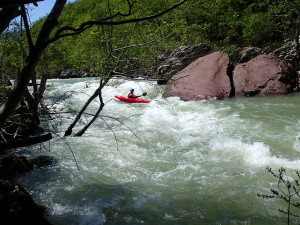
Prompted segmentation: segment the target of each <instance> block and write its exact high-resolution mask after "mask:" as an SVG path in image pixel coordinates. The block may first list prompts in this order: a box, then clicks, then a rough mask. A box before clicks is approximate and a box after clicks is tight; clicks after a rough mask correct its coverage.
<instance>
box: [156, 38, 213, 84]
mask: <svg viewBox="0 0 300 225" xmlns="http://www.w3.org/2000/svg"><path fill="white" fill-rule="evenodd" d="M210 52H211V47H209V46H207V45H205V44H202V43H200V44H198V45H194V46H181V47H179V48H178V49H176V50H174V51H172V52H170V53H169V54H166V55H161V56H159V57H158V58H159V60H158V61H159V62H160V63H159V65H158V67H157V74H158V75H159V76H161V77H163V79H161V80H159V81H158V84H166V82H167V81H168V79H169V78H171V77H172V76H173V75H174V74H176V73H177V72H178V71H180V70H182V69H184V68H185V67H186V66H188V65H189V64H190V63H192V62H193V61H195V60H196V59H198V58H199V57H202V56H205V55H207V54H209V53H210Z"/></svg>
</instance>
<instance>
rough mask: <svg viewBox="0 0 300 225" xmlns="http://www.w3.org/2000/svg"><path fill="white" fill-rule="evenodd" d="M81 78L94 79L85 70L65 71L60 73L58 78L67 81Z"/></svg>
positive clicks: (91, 74)
mask: <svg viewBox="0 0 300 225" xmlns="http://www.w3.org/2000/svg"><path fill="white" fill-rule="evenodd" d="M83 77H94V74H93V73H91V72H90V71H88V70H87V69H79V70H77V69H66V70H63V71H61V73H60V78H61V79H69V78H83Z"/></svg>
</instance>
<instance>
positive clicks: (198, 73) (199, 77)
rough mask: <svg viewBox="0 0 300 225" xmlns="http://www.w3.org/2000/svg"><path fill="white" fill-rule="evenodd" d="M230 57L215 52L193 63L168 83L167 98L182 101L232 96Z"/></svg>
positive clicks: (165, 94)
mask: <svg viewBox="0 0 300 225" xmlns="http://www.w3.org/2000/svg"><path fill="white" fill-rule="evenodd" d="M229 65H230V64H229V56H228V55H227V54H226V53H223V52H220V51H218V52H214V53H211V54H209V55H206V56H203V57H200V58H198V59H197V60H195V61H194V62H192V63H191V64H190V65H188V66H187V67H186V68H184V69H183V70H182V71H180V72H179V73H177V74H176V75H174V76H173V77H172V78H171V79H170V80H169V81H168V83H167V85H166V88H165V93H164V96H165V97H170V96H178V97H180V99H182V100H204V99H218V100H220V99H224V98H227V97H229V96H230V93H231V91H232V90H231V82H230V78H229V76H228V75H227V69H228V67H229Z"/></svg>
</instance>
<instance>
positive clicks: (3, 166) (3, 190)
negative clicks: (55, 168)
mask: <svg viewBox="0 0 300 225" xmlns="http://www.w3.org/2000/svg"><path fill="white" fill-rule="evenodd" d="M52 162H53V158H50V157H48V156H40V157H38V158H35V159H32V160H31V161H28V160H27V159H26V158H25V157H16V156H9V157H4V158H1V160H0V218H1V224H20V225H21V224H32V225H51V223H50V222H49V221H48V220H47V219H46V215H47V209H46V208H45V207H42V206H40V205H38V204H36V203H35V202H34V201H33V199H32V197H31V196H30V195H29V193H28V192H26V190H25V189H23V188H22V187H20V186H19V185H18V184H16V183H13V182H12V181H11V180H12V178H13V177H14V176H15V175H17V174H21V173H25V172H29V171H30V170H32V169H33V168H36V167H42V166H46V165H50V164H51V163H52Z"/></svg>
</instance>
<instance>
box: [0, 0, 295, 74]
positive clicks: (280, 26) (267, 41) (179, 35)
mask: <svg viewBox="0 0 300 225" xmlns="http://www.w3.org/2000/svg"><path fill="white" fill-rule="evenodd" d="M108 2H109V3H108ZM176 2H178V1H176V0H156V1H136V3H135V7H134V8H133V10H134V11H133V12H132V16H131V18H136V17H139V16H140V15H143V14H144V12H151V13H153V14H155V13H158V12H159V11H160V10H161V9H162V8H167V7H168V6H170V5H172V4H175V3H176ZM126 4H127V3H126V1H122V0H112V1H99V0H78V1H76V2H74V3H71V4H68V5H67V6H66V7H65V9H64V11H63V14H62V15H61V17H60V21H59V22H60V24H61V25H72V26H79V25H80V24H81V23H83V22H85V21H88V20H94V19H97V18H99V16H100V17H105V16H109V15H111V14H113V13H115V12H117V11H121V12H123V13H126V11H127V8H128V7H127V5H126ZM299 12H300V0H263V1H262V0H238V1H237V0H194V1H193V0H192V1H189V3H188V4H184V5H183V6H181V7H180V8H178V9H176V10H174V11H172V12H171V13H168V14H166V15H165V16H163V17H161V18H158V19H155V20H150V21H147V22H142V23H138V24H126V25H122V26H94V27H92V28H90V29H87V30H86V31H84V32H82V33H80V34H79V35H77V36H70V37H65V38H63V39H61V40H59V41H57V42H55V43H53V44H51V45H50V46H49V47H48V48H47V49H46V52H45V53H44V55H43V57H42V60H41V61H40V63H39V65H38V67H37V73H38V74H42V73H47V74H49V75H52V76H57V74H58V73H59V72H60V71H61V70H64V69H67V68H74V69H79V68H86V69H89V70H92V71H93V72H94V73H96V74H99V73H102V74H103V72H105V71H108V70H111V69H113V67H115V66H116V58H117V59H118V61H119V66H118V68H119V69H117V70H115V72H116V73H121V74H123V73H125V72H127V74H130V73H131V72H132V70H139V72H140V73H145V72H146V71H145V68H147V69H148V71H147V72H150V73H151V72H153V71H152V70H154V69H152V70H151V68H155V67H154V66H155V62H156V60H155V59H156V58H157V56H158V55H160V54H162V53H164V52H166V51H169V50H172V49H174V48H177V47H178V46H181V45H193V44H196V43H200V42H202V43H205V44H207V45H210V46H212V47H213V49H218V50H220V49H222V50H224V51H226V52H227V53H229V54H230V55H231V56H232V58H233V59H234V57H236V56H237V54H238V52H239V51H240V49H241V48H243V47H245V46H256V47H260V48H263V49H264V50H265V51H266V52H270V51H272V50H274V49H275V48H277V47H279V46H280V45H282V43H283V42H284V40H286V39H293V38H294V37H295V31H296V29H295V24H296V22H297V19H298V20H299ZM43 22H44V19H40V20H39V21H36V22H35V23H34V24H33V25H32V28H31V33H32V37H33V39H35V38H36V36H37V34H38V32H39V30H40V28H41V26H42V24H43ZM33 41H35V40H33ZM125 46H127V47H126V48H124V47H125ZM129 46H135V47H129ZM0 54H1V55H0V65H1V67H0V73H1V74H2V75H3V74H6V75H9V76H11V77H12V76H15V75H17V74H18V73H19V71H20V70H21V68H22V67H23V65H24V62H25V59H26V56H27V54H28V44H27V39H26V34H25V32H24V29H23V28H21V27H20V26H19V25H17V24H14V25H12V26H11V27H10V29H9V30H7V31H6V32H5V33H3V34H2V35H1V39H0ZM133 65H134V66H133ZM129 67H130V68H129ZM114 69H116V68H114Z"/></svg>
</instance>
